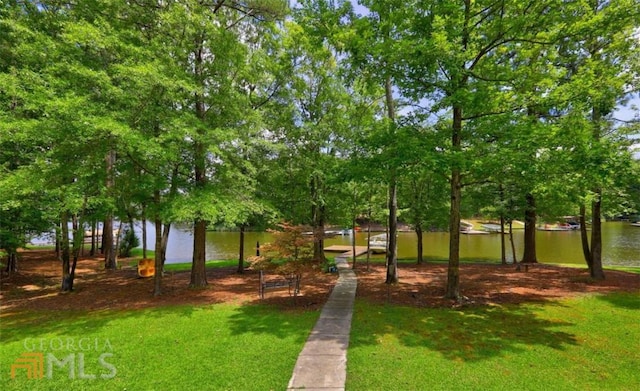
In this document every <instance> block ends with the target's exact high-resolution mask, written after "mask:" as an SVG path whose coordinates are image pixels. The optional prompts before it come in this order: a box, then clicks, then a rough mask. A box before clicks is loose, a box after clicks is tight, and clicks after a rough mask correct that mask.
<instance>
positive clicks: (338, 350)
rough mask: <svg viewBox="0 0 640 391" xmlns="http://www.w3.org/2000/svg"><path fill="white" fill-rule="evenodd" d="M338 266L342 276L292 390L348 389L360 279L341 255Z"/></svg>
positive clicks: (304, 351) (299, 363)
mask: <svg viewBox="0 0 640 391" xmlns="http://www.w3.org/2000/svg"><path fill="white" fill-rule="evenodd" d="M336 266H337V267H338V272H339V273H340V277H339V278H338V282H337V283H336V285H335V287H333V291H332V292H331V296H329V300H327V303H326V304H325V305H324V307H323V308H322V312H321V313H320V318H318V322H317V323H316V325H315V327H314V328H313V330H311V334H310V335H309V338H308V339H307V342H306V343H305V345H304V348H303V349H302V352H300V355H299V356H298V361H297V362H296V366H295V368H294V369H293V375H292V376H291V380H289V386H288V388H287V389H288V390H296V389H304V390H344V383H345V380H346V378H347V347H348V346H349V332H350V330H351V317H352V315H353V302H354V300H355V296H356V287H357V285H358V280H357V279H356V275H355V273H354V272H353V270H351V268H350V267H349V264H348V263H347V261H346V259H345V258H341V257H337V258H336Z"/></svg>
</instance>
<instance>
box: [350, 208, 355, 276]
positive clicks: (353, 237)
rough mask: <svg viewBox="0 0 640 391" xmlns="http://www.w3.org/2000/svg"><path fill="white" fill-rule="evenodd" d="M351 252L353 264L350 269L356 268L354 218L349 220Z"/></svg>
mask: <svg viewBox="0 0 640 391" xmlns="http://www.w3.org/2000/svg"><path fill="white" fill-rule="evenodd" d="M351 251H352V252H353V263H352V264H351V268H352V269H355V268H356V216H355V215H353V217H352V218H351Z"/></svg>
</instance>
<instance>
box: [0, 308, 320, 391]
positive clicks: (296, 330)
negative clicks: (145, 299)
mask: <svg viewBox="0 0 640 391" xmlns="http://www.w3.org/2000/svg"><path fill="white" fill-rule="evenodd" d="M317 317H318V312H310V311H307V312H304V311H287V312H281V311H280V310H277V309H275V308H271V307H267V306H257V305H249V306H238V305H227V304H219V305H212V306H207V307H193V306H177V307H165V308H157V309H147V310H140V311H117V312H116V311H109V312H101V313H86V312H80V313H68V312H55V313H54V312H44V313H31V314H29V315H4V317H3V318H2V335H1V337H0V340H1V342H2V346H1V347H0V357H2V359H1V361H0V366H1V367H0V389H3V390H284V389H285V388H286V386H287V382H288V381H289V378H290V377H291V372H292V370H293V367H294V365H295V362H296V359H297V356H298V354H299V353H300V351H301V350H302V346H303V344H304V342H305V340H306V338H307V335H308V334H309V332H310V330H311V328H312V327H313V325H314V323H315V321H316V320H317ZM29 351H32V352H41V353H43V357H44V378H41V379H27V373H26V370H25V369H18V371H17V373H16V374H15V378H13V379H12V378H11V366H12V365H14V364H16V363H17V361H16V360H18V359H19V357H21V356H22V355H23V354H24V353H26V352H29ZM48 354H51V355H52V356H53V357H54V358H55V360H58V361H59V362H64V359H65V358H67V359H69V362H68V363H67V364H65V365H60V366H61V367H59V364H58V363H56V361H55V360H54V359H51V358H50V357H48ZM104 354H106V355H104ZM70 355H73V357H72V358H69V357H70ZM101 356H102V357H101ZM101 359H102V362H101V361H100V360H101ZM70 364H73V365H74V372H73V374H70V373H69V369H70V367H71V365H70ZM48 366H50V367H51V370H50V372H51V373H50V376H48V374H47V371H48V368H47V367H48ZM103 376H104V377H106V378H102V377H103ZM87 377H95V378H93V379H89V378H87ZM70 378H73V379H70Z"/></svg>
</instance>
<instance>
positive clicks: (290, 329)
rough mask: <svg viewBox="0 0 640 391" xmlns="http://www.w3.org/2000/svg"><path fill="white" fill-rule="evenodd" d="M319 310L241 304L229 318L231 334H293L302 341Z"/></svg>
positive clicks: (283, 336)
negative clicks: (287, 309)
mask: <svg viewBox="0 0 640 391" xmlns="http://www.w3.org/2000/svg"><path fill="white" fill-rule="evenodd" d="M318 316H319V311H304V310H297V311H295V310H294V311H283V310H282V309H281V308H279V307H275V306H269V305H243V306H240V307H238V308H237V309H236V311H235V313H234V314H233V315H231V317H230V318H229V323H228V324H229V327H230V329H231V334H232V335H241V334H268V335H273V336H276V337H277V338H290V337H291V336H295V341H296V342H304V341H305V340H306V339H307V336H308V335H309V332H310V331H311V329H312V328H313V326H314V325H315V322H316V320H317V319H318Z"/></svg>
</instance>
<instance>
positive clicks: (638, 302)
mask: <svg viewBox="0 0 640 391" xmlns="http://www.w3.org/2000/svg"><path fill="white" fill-rule="evenodd" d="M597 298H598V300H602V301H606V302H607V303H609V304H612V305H614V306H616V307H619V308H625V309H629V310H640V295H639V294H638V293H611V294H608V295H598V296H597Z"/></svg>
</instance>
